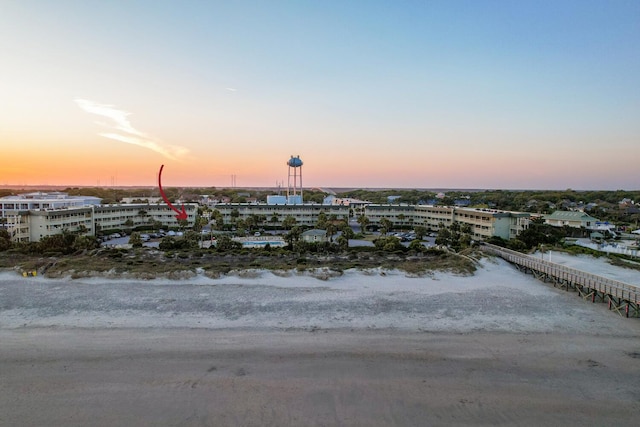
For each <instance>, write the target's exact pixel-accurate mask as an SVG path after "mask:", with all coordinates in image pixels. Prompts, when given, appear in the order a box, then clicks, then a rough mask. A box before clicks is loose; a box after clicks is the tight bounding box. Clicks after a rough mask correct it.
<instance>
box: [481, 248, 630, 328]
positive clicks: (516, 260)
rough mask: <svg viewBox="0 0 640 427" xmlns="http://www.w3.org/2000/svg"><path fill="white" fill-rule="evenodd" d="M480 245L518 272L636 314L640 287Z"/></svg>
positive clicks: (615, 308) (502, 249)
mask: <svg viewBox="0 0 640 427" xmlns="http://www.w3.org/2000/svg"><path fill="white" fill-rule="evenodd" d="M481 248H482V250H483V251H485V252H487V253H490V254H493V255H496V256H499V257H501V258H502V259H504V260H506V261H508V262H510V263H513V264H515V265H516V267H518V269H519V270H521V271H524V272H526V273H529V272H530V273H532V274H533V275H534V276H535V277H536V278H538V279H540V280H543V281H544V282H547V281H550V282H552V283H553V285H554V286H559V287H561V288H564V289H566V290H569V289H573V290H575V291H576V292H578V293H579V294H580V296H582V297H583V298H585V299H587V298H591V300H592V302H595V301H596V300H601V301H603V302H608V303H609V308H610V309H614V310H616V311H617V312H618V313H620V314H622V310H624V314H625V315H626V316H627V317H628V316H629V314H630V312H631V314H632V315H635V316H638V317H640V286H637V285H631V284H628V283H624V282H620V281H618V280H614V279H609V278H607V277H602V276H598V275H597V274H592V273H587V272H586V271H581V270H576V269H575V268H571V267H566V266H564V265H560V264H555V263H552V262H550V261H545V260H542V259H538V258H535V257H532V256H530V255H525V254H522V253H520V252H516V251H512V250H510V249H505V248H501V247H500V246H495V245H491V244H488V243H487V244H484V245H482V247H481Z"/></svg>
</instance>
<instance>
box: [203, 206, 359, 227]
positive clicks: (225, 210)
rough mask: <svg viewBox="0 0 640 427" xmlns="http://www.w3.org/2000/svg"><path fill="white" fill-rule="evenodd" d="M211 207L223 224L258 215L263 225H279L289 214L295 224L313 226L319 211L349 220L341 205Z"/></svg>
mask: <svg viewBox="0 0 640 427" xmlns="http://www.w3.org/2000/svg"><path fill="white" fill-rule="evenodd" d="M212 209H215V210H217V211H219V212H220V213H221V214H222V219H223V220H224V223H225V224H233V222H234V221H235V220H239V219H241V220H246V219H247V218H249V217H251V216H258V215H259V216H264V217H265V218H266V221H265V222H264V225H269V226H273V227H281V226H282V222H283V221H284V220H285V219H286V218H287V217H289V216H291V217H293V218H294V219H295V220H296V225H300V226H305V227H314V226H315V225H316V224H317V223H318V218H319V215H320V213H321V212H324V214H325V215H326V216H327V217H330V216H332V215H334V216H335V219H336V220H345V221H348V220H349V207H348V206H341V205H314V204H302V205H276V204H249V203H221V204H217V205H215V206H212Z"/></svg>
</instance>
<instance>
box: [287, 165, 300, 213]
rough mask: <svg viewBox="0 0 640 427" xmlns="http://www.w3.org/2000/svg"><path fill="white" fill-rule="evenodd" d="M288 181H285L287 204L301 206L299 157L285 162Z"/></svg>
mask: <svg viewBox="0 0 640 427" xmlns="http://www.w3.org/2000/svg"><path fill="white" fill-rule="evenodd" d="M287 165H288V166H289V179H288V181H287V204H289V205H301V204H302V160H300V156H296V157H293V156H291V158H290V159H289V161H288V162H287Z"/></svg>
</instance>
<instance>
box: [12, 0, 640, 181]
mask: <svg viewBox="0 0 640 427" xmlns="http://www.w3.org/2000/svg"><path fill="white" fill-rule="evenodd" d="M0 49H1V52H2V56H3V57H4V60H3V66H2V67H0V142H1V143H2V145H3V146H7V147H10V148H9V154H10V155H11V156H10V157H11V158H14V159H17V160H15V162H12V165H11V167H10V168H8V169H7V170H5V172H3V173H2V176H0V184H44V183H48V184H77V185H95V184H97V183H102V184H106V183H107V182H109V181H113V177H114V176H117V177H118V183H119V184H121V185H153V182H154V180H155V175H156V174H157V170H158V168H159V166H160V165H161V164H167V169H166V172H165V174H167V175H168V174H169V173H170V171H173V173H174V175H173V178H174V180H175V182H174V184H175V185H202V186H205V185H206V186H210V185H211V186H224V185H229V182H230V179H229V177H230V175H231V174H233V175H236V177H237V178H236V179H237V181H236V182H237V185H239V186H242V185H247V186H254V185H261V186H270V185H274V183H275V182H276V181H283V180H284V179H286V174H287V170H286V166H285V162H286V160H287V159H288V158H289V156H290V155H300V156H301V158H303V160H304V161H305V165H304V179H305V182H304V184H305V186H326V187H331V186H334V187H335V186H340V187H352V186H353V187H420V188H429V187H432V188H436V187H437V188H560V189H564V188H574V189H637V188H639V187H638V181H637V179H636V171H637V164H638V159H639V158H640V156H639V154H640V149H639V148H638V146H639V143H640V101H639V99H640V2H637V1H615V0H614V1H529V2H524V1H523V2H520V1H415V2H414V1H405V2H394V1H384V2H383V1H340V2H338V1H324V2H310V1H237V2H216V1H211V2H201V1H181V2H178V1H65V0H60V1H32V0H22V1H0ZM87 106H93V107H87ZM107 107H108V108H107ZM107 110H108V111H107ZM105 111H106V112H105ZM114 117H116V118H115V119H114ZM123 118H126V119H123ZM118 120H120V121H118ZM122 120H126V124H124V125H123V123H124V122H123V121H122ZM20 159H27V160H20ZM52 160H55V162H53V163H55V165H60V166H52ZM43 165H47V166H46V170H47V173H46V174H43ZM44 181H46V182H44Z"/></svg>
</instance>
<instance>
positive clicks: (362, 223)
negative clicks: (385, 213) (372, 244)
mask: <svg viewBox="0 0 640 427" xmlns="http://www.w3.org/2000/svg"><path fill="white" fill-rule="evenodd" d="M358 224H360V227H361V228H362V234H364V233H365V232H366V231H367V225H369V218H367V217H366V216H364V215H360V216H359V217H358Z"/></svg>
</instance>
